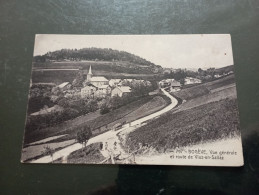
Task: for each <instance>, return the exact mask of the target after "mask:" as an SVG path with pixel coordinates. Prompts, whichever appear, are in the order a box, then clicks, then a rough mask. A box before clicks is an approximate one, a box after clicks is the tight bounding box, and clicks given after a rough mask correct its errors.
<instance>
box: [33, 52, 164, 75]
mask: <svg viewBox="0 0 259 195" xmlns="http://www.w3.org/2000/svg"><path fill="white" fill-rule="evenodd" d="M33 62H34V64H33V66H34V68H36V67H44V68H60V67H62V68H64V67H71V66H72V68H83V69H84V68H86V67H85V66H84V63H86V64H87V63H92V64H94V65H96V66H98V68H101V69H102V70H104V69H110V68H113V69H114V70H113V71H115V72H126V73H138V72H139V71H141V72H142V73H144V72H145V71H146V72H147V73H157V72H159V71H162V68H161V66H158V65H155V64H154V63H152V62H150V61H147V60H146V59H144V58H141V57H139V56H136V55H134V54H131V53H128V52H125V51H118V50H113V49H105V48H83V49H78V50H77V49H62V50H58V51H54V52H48V53H46V54H44V55H41V56H35V57H34V58H33Z"/></svg>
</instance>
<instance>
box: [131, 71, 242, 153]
mask: <svg viewBox="0 0 259 195" xmlns="http://www.w3.org/2000/svg"><path fill="white" fill-rule="evenodd" d="M173 95H174V96H176V97H178V98H181V99H185V100H187V101H186V102H184V103H183V104H181V105H179V106H178V107H177V108H176V109H174V110H171V111H170V112H168V113H166V114H164V115H163V116H161V117H160V118H158V119H154V120H152V121H151V122H150V123H148V124H147V125H145V126H142V127H140V128H138V129H136V130H135V131H133V132H131V133H129V135H128V137H127V138H126V144H127V146H129V147H130V149H131V151H135V150H137V149H138V145H139V143H141V144H142V145H148V146H149V149H150V151H152V149H155V150H156V151H158V152H166V151H169V150H170V149H174V148H176V147H184V146H188V145H189V146H190V145H195V144H199V143H202V142H210V141H215V140H219V139H222V138H226V137H235V136H239V121H238V107H237V98H236V89H235V83H234V75H229V76H227V77H225V78H221V79H219V80H216V81H212V82H208V83H205V84H202V85H198V86H195V87H191V88H188V89H184V90H181V91H179V92H175V93H173ZM183 138H185V139H183Z"/></svg>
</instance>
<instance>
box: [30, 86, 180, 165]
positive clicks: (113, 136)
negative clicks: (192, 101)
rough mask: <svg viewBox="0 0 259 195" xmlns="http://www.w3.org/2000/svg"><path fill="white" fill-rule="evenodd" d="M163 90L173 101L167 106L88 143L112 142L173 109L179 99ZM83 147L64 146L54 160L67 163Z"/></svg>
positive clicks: (43, 160)
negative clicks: (68, 158)
mask: <svg viewBox="0 0 259 195" xmlns="http://www.w3.org/2000/svg"><path fill="white" fill-rule="evenodd" d="M161 90H162V92H163V93H164V94H165V95H166V96H167V97H169V98H170V100H171V103H170V104H169V105H168V106H166V107H165V108H163V109H162V110H160V111H157V112H155V113H153V114H150V115H147V116H145V117H142V118H140V119H137V120H135V121H132V122H131V123H127V124H125V125H124V126H123V127H122V128H121V129H119V130H117V131H108V132H105V133H103V134H101V135H98V136H95V137H93V138H91V139H89V140H88V142H87V145H90V144H92V143H96V142H108V143H111V142H113V141H114V140H116V141H118V136H117V134H118V133H120V132H124V131H125V132H127V133H129V132H130V131H133V130H135V129H136V128H137V127H139V126H140V125H141V124H143V123H144V122H146V121H148V120H150V119H154V118H157V117H159V116H161V115H162V114H164V113H166V112H168V111H169V110H171V109H173V108H174V107H176V105H177V104H178V101H177V99H176V98H174V97H173V96H171V95H170V94H169V93H168V92H167V91H165V90H164V89H161ZM81 148H82V144H79V143H76V144H73V145H70V146H68V147H66V148H63V149H61V150H59V151H57V152H55V153H54V154H53V161H55V160H57V159H60V158H62V159H63V163H67V160H66V159H67V156H68V155H69V154H71V153H72V152H74V151H76V150H79V149H81ZM51 162H52V158H51V156H44V157H42V158H39V159H37V160H34V161H31V163H51Z"/></svg>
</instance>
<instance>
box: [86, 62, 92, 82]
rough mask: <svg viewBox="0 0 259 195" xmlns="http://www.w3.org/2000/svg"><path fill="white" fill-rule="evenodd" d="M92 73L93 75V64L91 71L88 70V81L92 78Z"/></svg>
mask: <svg viewBox="0 0 259 195" xmlns="http://www.w3.org/2000/svg"><path fill="white" fill-rule="evenodd" d="M92 75H93V73H92V67H91V65H90V68H89V71H88V73H87V78H86V79H87V81H90V80H91V78H92Z"/></svg>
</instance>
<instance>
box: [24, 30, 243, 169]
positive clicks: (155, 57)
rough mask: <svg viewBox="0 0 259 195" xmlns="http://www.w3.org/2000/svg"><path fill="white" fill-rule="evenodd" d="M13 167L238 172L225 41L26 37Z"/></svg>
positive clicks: (215, 37)
mask: <svg viewBox="0 0 259 195" xmlns="http://www.w3.org/2000/svg"><path fill="white" fill-rule="evenodd" d="M21 162H22V163H50V164H51V163H58V164H134V165H191V166H243V152H242V143H241V134H240V125H239V112H238V100H237V92H236V83H235V75H234V60H233V53H232V43H231V36H230V35H229V34H188V35H187V34H186V35H182V34H179V35H58V34H38V35H36V36H35V44H34V53H33V59H32V71H31V82H30V91H29V96H28V107H27V117H26V121H25V130H24V139H23V146H22V152H21Z"/></svg>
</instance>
